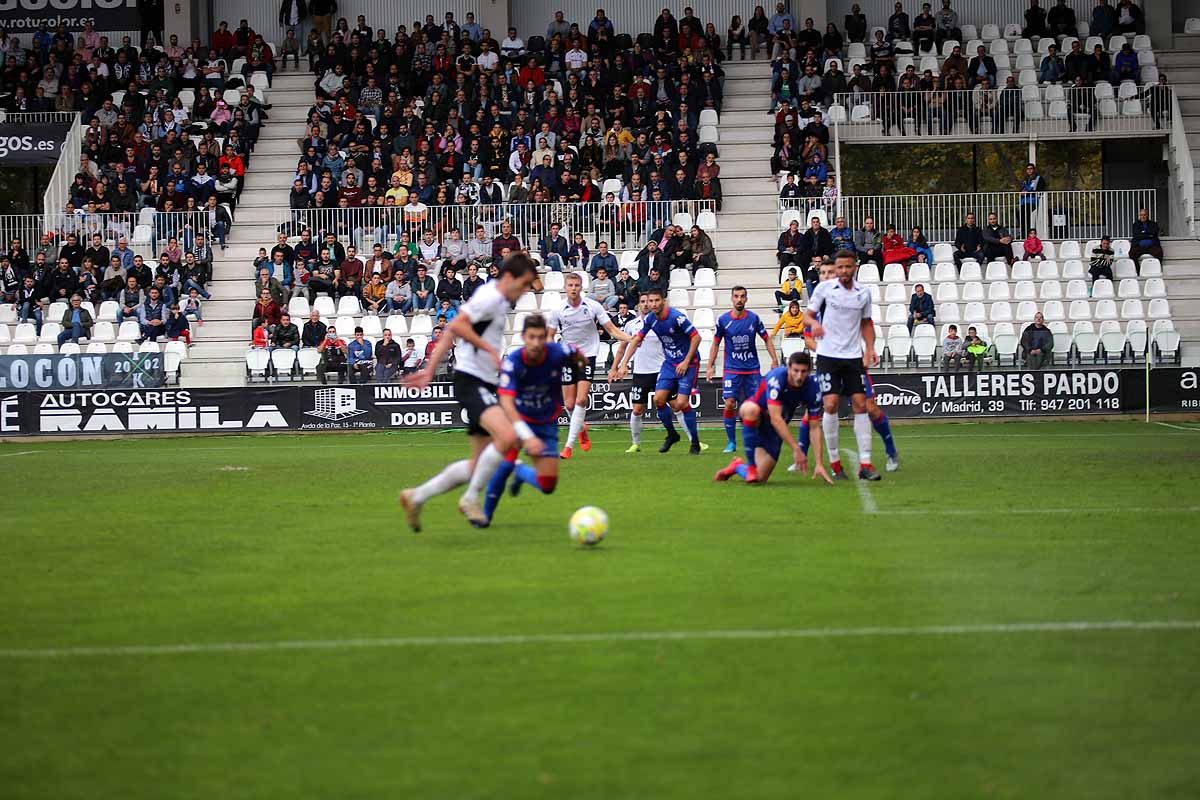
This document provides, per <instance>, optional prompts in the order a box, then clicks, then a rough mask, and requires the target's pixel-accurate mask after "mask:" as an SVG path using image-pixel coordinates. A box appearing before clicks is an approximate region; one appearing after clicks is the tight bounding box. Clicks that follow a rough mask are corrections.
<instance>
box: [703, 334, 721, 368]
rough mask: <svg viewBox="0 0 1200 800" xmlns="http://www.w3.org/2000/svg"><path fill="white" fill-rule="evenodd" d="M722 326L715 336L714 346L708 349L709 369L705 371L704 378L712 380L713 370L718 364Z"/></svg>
mask: <svg viewBox="0 0 1200 800" xmlns="http://www.w3.org/2000/svg"><path fill="white" fill-rule="evenodd" d="M722 338H724V337H722V336H721V328H720V327H718V328H717V331H716V335H715V336H714V337H713V343H712V347H710V348H709V350H708V369H707V370H705V372H704V379H705V380H707V381H711V380H712V379H713V370H715V369H716V366H717V354H718V353H720V352H721V339H722Z"/></svg>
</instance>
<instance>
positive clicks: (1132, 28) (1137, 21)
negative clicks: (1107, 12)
mask: <svg viewBox="0 0 1200 800" xmlns="http://www.w3.org/2000/svg"><path fill="white" fill-rule="evenodd" d="M1116 14H1117V21H1116V31H1117V33H1124V34H1126V35H1130V34H1137V33H1141V32H1142V30H1143V25H1142V9H1140V8H1139V7H1138V6H1136V5H1134V3H1133V0H1119V2H1118V3H1117V8H1116Z"/></svg>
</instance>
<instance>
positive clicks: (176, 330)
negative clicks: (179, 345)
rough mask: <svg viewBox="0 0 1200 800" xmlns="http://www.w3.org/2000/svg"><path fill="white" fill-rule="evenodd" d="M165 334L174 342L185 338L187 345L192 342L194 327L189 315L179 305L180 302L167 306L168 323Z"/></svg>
mask: <svg viewBox="0 0 1200 800" xmlns="http://www.w3.org/2000/svg"><path fill="white" fill-rule="evenodd" d="M163 334H164V335H165V336H166V337H167V339H169V340H170V341H172V342H178V341H179V340H181V339H182V340H183V343H184V344H185V345H189V346H190V345H191V343H192V328H191V325H190V324H189V322H188V315H187V314H185V313H184V312H183V310H182V309H181V308H180V307H179V303H171V305H170V306H168V308H167V325H166V329H165V330H164V331H163Z"/></svg>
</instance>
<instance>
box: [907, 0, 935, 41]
mask: <svg viewBox="0 0 1200 800" xmlns="http://www.w3.org/2000/svg"><path fill="white" fill-rule="evenodd" d="M932 9H933V7H932V6H931V5H929V3H922V4H921V13H920V14H918V15H917V16H915V17H913V22H912V42H913V47H914V48H915V49H916V51H917V52H918V53H928V52H929V51H930V50H931V49H932V48H933V44H934V39H935V38H936V32H937V18H936V17H934V16H933V10H932Z"/></svg>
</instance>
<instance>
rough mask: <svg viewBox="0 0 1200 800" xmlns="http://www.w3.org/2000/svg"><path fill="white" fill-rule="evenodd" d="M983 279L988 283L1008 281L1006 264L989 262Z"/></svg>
mask: <svg viewBox="0 0 1200 800" xmlns="http://www.w3.org/2000/svg"><path fill="white" fill-rule="evenodd" d="M983 277H984V279H986V280H989V281H1006V280H1008V264H1006V263H1004V262H1003V261H989V262H988V265H987V271H986V272H984V274H983Z"/></svg>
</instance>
